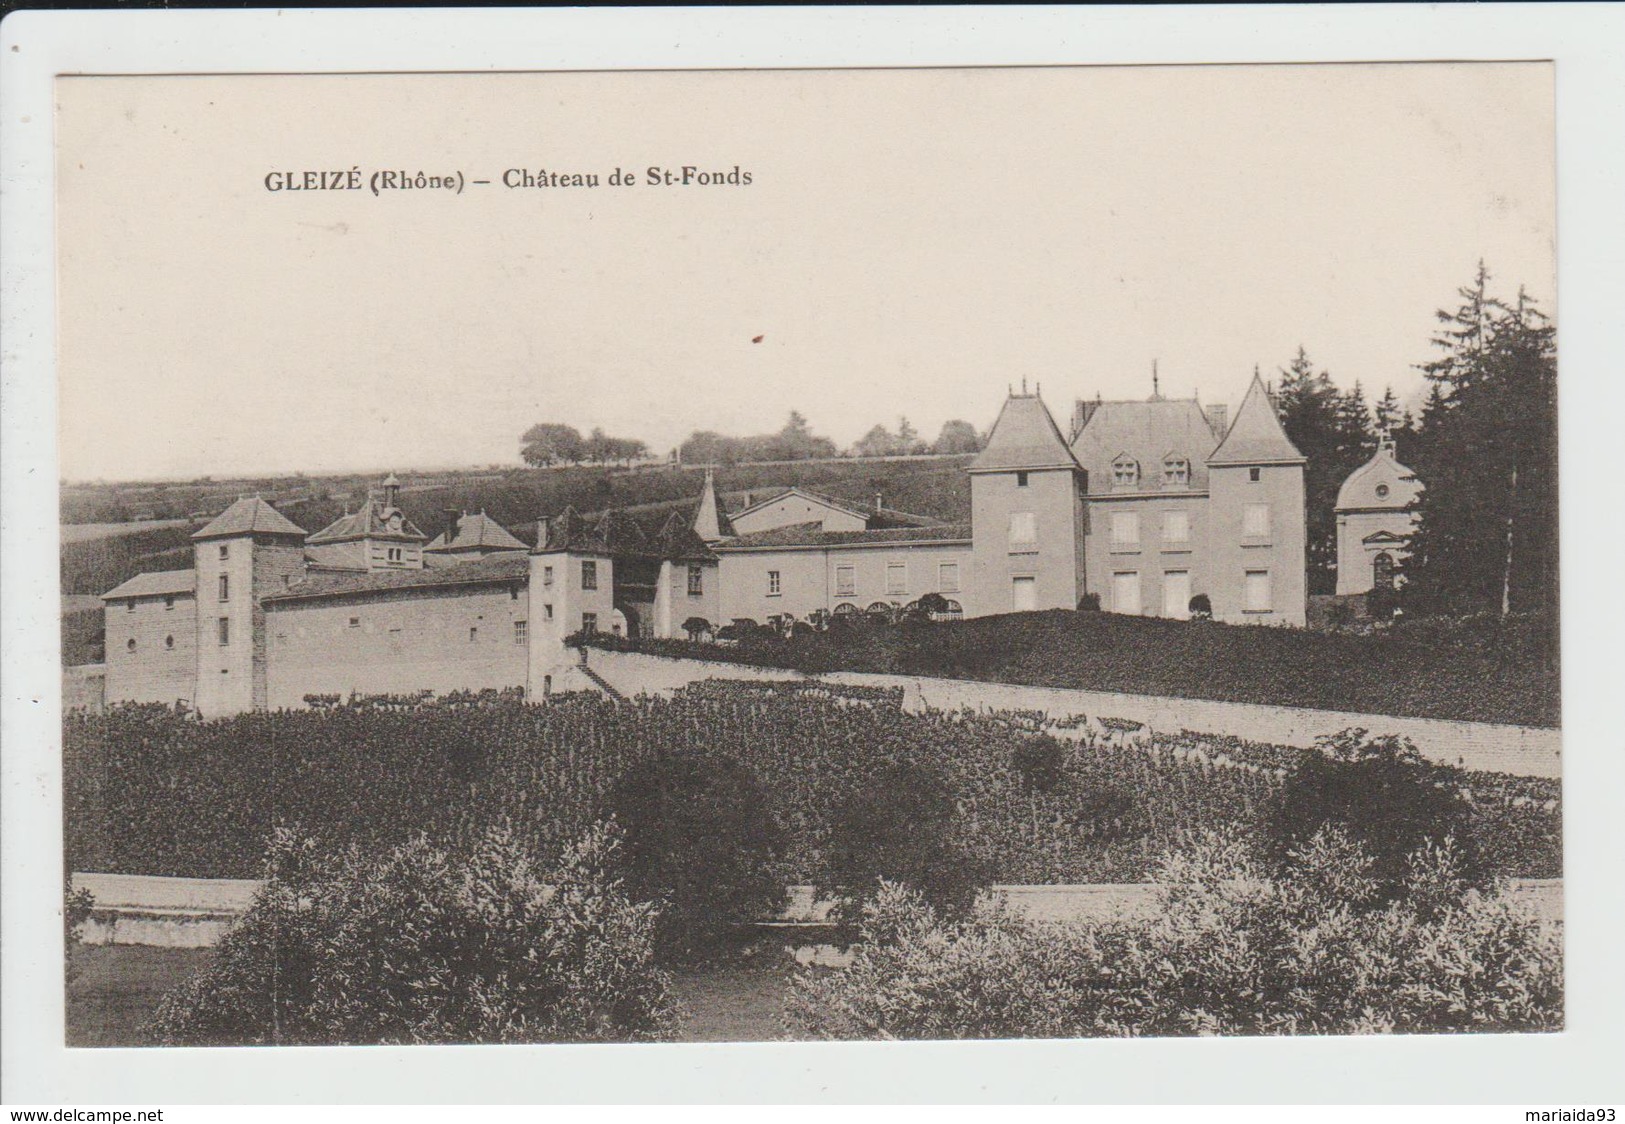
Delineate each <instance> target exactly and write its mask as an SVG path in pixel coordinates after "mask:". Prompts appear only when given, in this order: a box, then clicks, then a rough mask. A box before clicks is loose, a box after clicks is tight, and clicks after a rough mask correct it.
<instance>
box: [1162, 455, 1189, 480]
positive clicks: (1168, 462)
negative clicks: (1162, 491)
mask: <svg viewBox="0 0 1625 1124" xmlns="http://www.w3.org/2000/svg"><path fill="white" fill-rule="evenodd" d="M1190 482H1191V462H1190V460H1189V459H1188V458H1186V457H1175V456H1167V457H1163V458H1162V483H1163V487H1183V486H1184V485H1186V484H1189V483H1190Z"/></svg>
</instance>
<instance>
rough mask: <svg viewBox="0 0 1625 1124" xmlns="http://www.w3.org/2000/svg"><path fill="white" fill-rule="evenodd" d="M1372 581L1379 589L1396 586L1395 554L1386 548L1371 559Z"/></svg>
mask: <svg viewBox="0 0 1625 1124" xmlns="http://www.w3.org/2000/svg"><path fill="white" fill-rule="evenodd" d="M1371 581H1372V584H1373V585H1374V586H1375V587H1376V588H1377V589H1393V588H1394V556H1393V555H1392V554H1389V553H1388V552H1387V551H1386V550H1385V551H1383V552H1382V553H1381V554H1379V555H1377V556H1376V557H1375V558H1373V559H1372V560H1371Z"/></svg>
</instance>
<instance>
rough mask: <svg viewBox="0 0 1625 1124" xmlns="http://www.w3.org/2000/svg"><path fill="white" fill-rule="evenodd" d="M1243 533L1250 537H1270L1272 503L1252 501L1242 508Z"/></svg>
mask: <svg viewBox="0 0 1625 1124" xmlns="http://www.w3.org/2000/svg"><path fill="white" fill-rule="evenodd" d="M1241 533H1242V534H1244V535H1246V536H1247V537H1248V538H1260V539H1262V538H1268V537H1269V533H1270V505H1269V504H1267V503H1250V504H1248V505H1247V506H1246V507H1245V508H1243V509H1242V513H1241Z"/></svg>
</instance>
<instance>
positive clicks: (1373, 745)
mask: <svg viewBox="0 0 1625 1124" xmlns="http://www.w3.org/2000/svg"><path fill="white" fill-rule="evenodd" d="M1316 749H1317V751H1318V752H1313V753H1309V754H1306V755H1305V756H1304V757H1303V758H1302V759H1301V760H1300V762H1299V764H1298V766H1297V767H1296V768H1295V769H1293V770H1292V771H1291V772H1290V773H1289V774H1288V775H1287V778H1286V781H1285V783H1284V784H1283V785H1282V787H1281V790H1280V792H1279V793H1278V794H1277V795H1276V797H1275V798H1274V799H1273V800H1272V801H1271V804H1270V806H1269V808H1268V810H1267V811H1266V814H1265V832H1266V836H1267V838H1268V840H1269V853H1270V854H1271V855H1272V856H1273V857H1275V858H1277V859H1281V858H1284V857H1286V856H1287V855H1288V854H1290V853H1291V852H1292V851H1293V850H1294V849H1295V848H1298V847H1301V846H1302V845H1303V844H1304V843H1305V842H1307V841H1308V840H1309V839H1310V838H1311V837H1312V836H1314V835H1315V833H1317V832H1318V831H1320V830H1321V829H1322V828H1324V827H1326V826H1327V825H1337V826H1339V827H1341V828H1342V829H1343V830H1344V831H1346V832H1348V833H1349V835H1350V836H1352V837H1353V838H1354V839H1355V840H1357V841H1358V842H1360V843H1361V844H1363V845H1364V846H1365V848H1366V849H1367V850H1368V851H1369V852H1370V853H1371V855H1372V858H1373V862H1374V868H1373V869H1374V875H1375V877H1376V878H1377V880H1378V883H1379V885H1380V887H1381V889H1382V892H1383V893H1384V894H1386V895H1389V896H1392V895H1393V894H1396V893H1398V892H1399V891H1400V889H1401V888H1402V887H1403V885H1404V883H1405V879H1406V878H1407V876H1408V873H1409V863H1410V856H1411V855H1412V853H1413V852H1415V851H1416V850H1417V848H1419V847H1421V846H1422V845H1423V844H1424V843H1426V842H1428V841H1432V842H1435V843H1437V842H1440V841H1442V840H1443V839H1444V838H1445V837H1446V836H1454V838H1455V840H1456V843H1455V854H1456V861H1457V863H1458V864H1459V865H1460V866H1461V868H1462V870H1463V872H1464V873H1465V875H1466V877H1467V878H1468V879H1469V881H1471V882H1473V883H1474V884H1475V885H1480V886H1482V885H1484V884H1485V879H1486V869H1485V866H1484V863H1483V862H1482V860H1481V857H1480V854H1479V848H1478V846H1477V844H1476V842H1475V833H1474V832H1473V830H1472V819H1473V808H1472V805H1471V804H1470V803H1469V802H1468V801H1467V800H1466V799H1465V798H1464V796H1463V794H1462V786H1463V781H1462V777H1461V774H1460V773H1459V772H1458V771H1457V770H1456V769H1453V768H1451V767H1449V766H1447V765H1438V764H1434V763H1432V762H1429V761H1427V760H1425V759H1424V758H1423V757H1422V756H1421V754H1419V753H1418V752H1417V751H1416V747H1415V746H1413V745H1412V744H1411V743H1410V742H1409V741H1408V740H1406V739H1403V738H1396V737H1392V736H1388V737H1378V738H1368V737H1367V735H1366V731H1365V730H1363V729H1359V728H1354V729H1349V730H1344V731H1343V732H1341V733H1339V734H1334V735H1330V736H1328V737H1323V738H1320V739H1318V740H1317V742H1316Z"/></svg>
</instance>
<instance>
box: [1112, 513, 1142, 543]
mask: <svg viewBox="0 0 1625 1124" xmlns="http://www.w3.org/2000/svg"><path fill="white" fill-rule="evenodd" d="M1112 545H1113V546H1139V545H1140V513H1139V512H1138V511H1114V512H1112Z"/></svg>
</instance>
